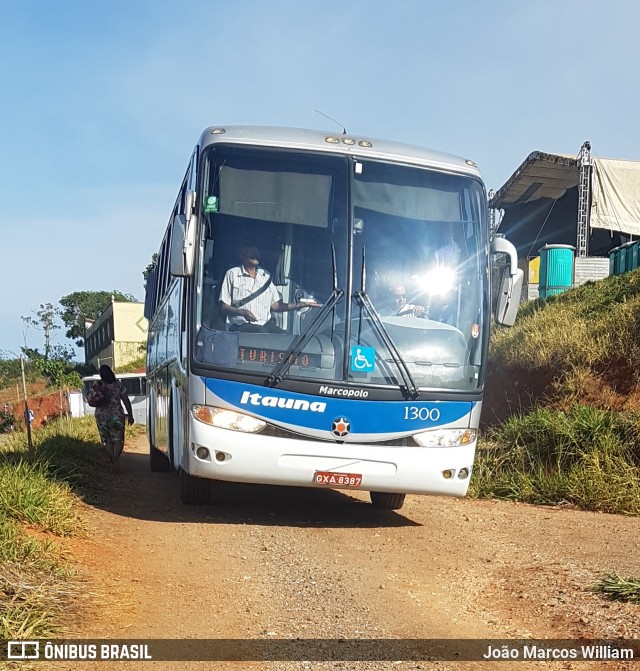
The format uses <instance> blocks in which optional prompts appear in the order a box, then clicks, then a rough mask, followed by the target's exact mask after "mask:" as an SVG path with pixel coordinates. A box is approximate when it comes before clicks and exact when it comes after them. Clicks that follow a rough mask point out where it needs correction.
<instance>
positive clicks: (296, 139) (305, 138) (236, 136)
mask: <svg viewBox="0 0 640 671" xmlns="http://www.w3.org/2000/svg"><path fill="white" fill-rule="evenodd" d="M212 144H246V145H251V146H262V147H281V148H287V149H303V150H306V151H317V152H323V153H336V154H346V155H349V156H355V157H360V158H363V159H364V158H373V159H381V160H392V161H397V162H400V163H410V164H414V165H419V166H423V167H429V168H435V169H440V170H447V171H452V172H458V173H463V174H466V175H470V176H474V177H480V171H479V170H478V167H477V166H476V164H475V163H474V162H473V161H470V160H468V159H464V158H461V157H460V156H453V155H451V154H445V153H443V152H439V151H434V150H431V149H426V148H424V147H419V146H416V145H412V144H405V143H403V142H394V141H391V140H380V139H376V138H369V137H365V136H362V135H352V134H342V133H328V132H327V131H321V130H306V129H302V128H283V127H279V126H210V127H209V128H206V129H205V130H204V131H203V133H202V135H201V136H200V141H199V146H200V147H201V148H204V147H207V146H209V145H212Z"/></svg>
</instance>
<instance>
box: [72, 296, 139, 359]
mask: <svg viewBox="0 0 640 671" xmlns="http://www.w3.org/2000/svg"><path fill="white" fill-rule="evenodd" d="M143 308H144V304H143V303H116V302H112V303H111V304H110V305H109V306H108V307H107V309H106V310H105V311H104V312H103V313H102V314H101V315H100V316H99V317H98V319H96V320H95V321H94V322H93V323H90V324H87V328H86V331H85V339H84V352H85V362H86V363H87V364H90V365H92V366H93V367H94V368H95V369H96V370H98V369H99V368H100V366H102V365H103V364H107V365H108V366H111V368H113V370H114V371H115V370H117V369H118V368H121V367H122V366H125V365H126V364H128V363H129V362H131V361H134V360H135V359H138V358H139V357H141V356H142V355H143V354H144V353H145V350H146V346H147V331H148V326H149V325H148V322H147V320H146V319H145V317H144V315H143V313H142V312H143Z"/></svg>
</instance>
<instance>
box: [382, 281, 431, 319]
mask: <svg viewBox="0 0 640 671" xmlns="http://www.w3.org/2000/svg"><path fill="white" fill-rule="evenodd" d="M388 291H389V294H388V301H387V309H386V310H385V314H386V315H387V316H394V317H426V316H427V309H426V308H425V307H424V305H414V304H413V303H407V288H406V286H405V285H404V284H397V285H392V286H390V287H388Z"/></svg>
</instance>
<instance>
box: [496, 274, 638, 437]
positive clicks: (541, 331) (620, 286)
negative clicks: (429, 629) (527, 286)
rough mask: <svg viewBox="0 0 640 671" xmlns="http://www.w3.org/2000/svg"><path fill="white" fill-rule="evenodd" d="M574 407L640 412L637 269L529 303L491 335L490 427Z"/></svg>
mask: <svg viewBox="0 0 640 671" xmlns="http://www.w3.org/2000/svg"><path fill="white" fill-rule="evenodd" d="M574 404H589V405H593V406H595V407H597V408H602V409H607V410H640V270H636V271H633V272H629V273H626V274H624V275H619V276H612V277H608V278H606V279H604V280H601V281H598V282H589V283H587V284H585V285H582V286H580V287H578V288H576V289H572V290H570V291H567V292H565V293H563V294H560V295H558V296H554V297H552V298H550V299H547V300H543V299H538V300H537V301H530V302H528V303H525V304H523V306H522V307H521V308H520V312H519V314H518V319H517V321H516V324H515V326H513V327H512V328H499V327H498V328H496V329H494V331H493V333H492V336H491V344H490V354H489V364H488V368H487V381H486V393H485V405H484V410H483V422H484V423H485V424H494V423H496V422H499V421H503V420H504V419H505V418H506V417H508V416H510V415H514V414H522V413H526V412H527V411H528V410H529V409H531V408H532V407H534V406H537V405H543V406H546V407H550V408H555V409H560V410H564V409H567V408H569V407H570V406H572V405H574Z"/></svg>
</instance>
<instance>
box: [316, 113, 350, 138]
mask: <svg viewBox="0 0 640 671" xmlns="http://www.w3.org/2000/svg"><path fill="white" fill-rule="evenodd" d="M313 111H314V112H317V113H318V114H322V116H323V117H326V118H327V119H329V121H333V123H334V124H336V125H338V126H340V128H342V134H343V135H346V134H347V129H346V128H345V127H344V126H343V125H342V124H341V123H339V122H338V121H336V120H335V119H332V118H331V117H330V116H329V115H328V114H325V113H324V112H321V111H320V110H313Z"/></svg>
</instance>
